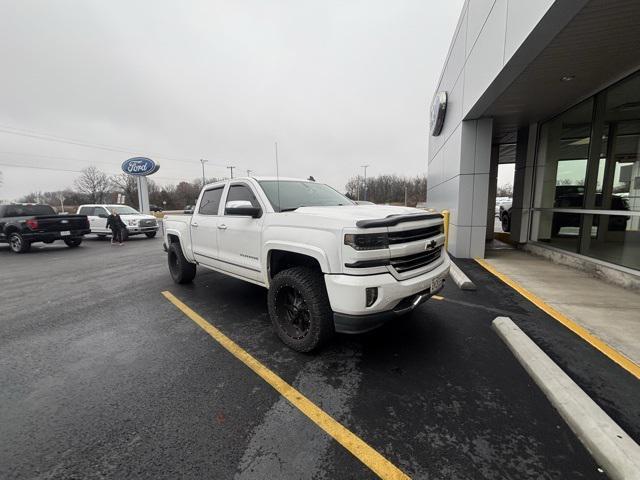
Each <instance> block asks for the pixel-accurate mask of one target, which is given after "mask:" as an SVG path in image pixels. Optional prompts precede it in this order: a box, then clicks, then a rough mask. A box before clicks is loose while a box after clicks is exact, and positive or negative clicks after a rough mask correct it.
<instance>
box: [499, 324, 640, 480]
mask: <svg viewBox="0 0 640 480" xmlns="http://www.w3.org/2000/svg"><path fill="white" fill-rule="evenodd" d="M492 326H493V328H494V329H495V330H496V332H497V333H498V335H499V336H500V338H502V340H504V342H505V343H506V344H507V346H508V347H509V349H510V350H511V351H512V352H513V354H514V355H515V357H516V358H517V359H518V361H519V362H520V363H521V364H522V366H523V367H524V369H525V370H526V371H527V372H528V373H529V375H531V377H532V378H533V380H534V381H535V382H536V383H537V384H538V387H540V389H541V390H542V391H543V393H544V394H545V395H546V396H547V398H548V399H549V401H550V402H551V404H552V405H553V406H554V407H555V408H556V409H557V410H558V412H559V413H560V415H561V416H562V418H564V420H565V421H566V422H567V424H568V425H569V427H570V428H571V430H573V432H574V433H575V434H576V436H577V437H578V439H579V440H580V441H581V442H582V444H583V445H584V446H585V447H586V448H587V450H588V451H589V452H590V453H591V455H592V456H593V458H594V459H595V460H596V462H598V464H599V465H600V466H601V467H602V468H603V469H604V471H605V473H606V474H607V475H608V476H609V477H610V478H611V479H613V480H632V479H633V480H638V479H639V478H640V446H638V444H637V443H636V442H635V441H634V440H633V439H632V438H631V437H630V436H629V435H627V433H626V432H625V431H624V430H622V428H620V426H619V425H618V424H617V423H616V422H614V421H613V420H612V419H611V417H609V415H607V414H606V413H605V412H604V410H602V409H601V408H600V407H599V406H598V405H597V404H596V403H595V402H594V401H593V400H592V399H591V397H589V396H588V395H587V394H586V393H585V392H584V391H583V390H582V389H581V388H580V387H579V386H578V385H577V384H576V383H575V382H574V381H573V380H571V378H569V376H568V375H567V374H566V373H564V371H563V370H562V369H561V368H560V367H559V366H558V365H556V363H555V362H554V361H553V360H551V359H550V358H549V357H548V356H547V355H546V354H545V353H544V352H543V351H542V350H541V349H540V347H538V346H537V345H536V344H535V343H534V342H533V340H531V339H530V338H529V337H528V336H527V335H526V334H525V333H524V332H523V331H522V330H521V329H520V328H519V327H518V326H517V325H516V324H515V323H513V321H512V320H511V319H510V318H508V317H497V318H496V319H494V320H493V323H492Z"/></svg>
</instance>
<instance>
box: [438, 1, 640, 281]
mask: <svg viewBox="0 0 640 480" xmlns="http://www.w3.org/2000/svg"><path fill="white" fill-rule="evenodd" d="M433 98H434V99H433V104H432V106H431V125H430V128H431V132H430V135H431V136H430V139H429V159H428V162H429V165H428V193H427V201H428V203H429V205H430V206H432V207H435V208H438V209H448V210H449V211H450V212H451V213H450V227H449V232H450V234H449V241H448V242H449V243H448V248H449V251H450V252H451V253H452V254H453V255H455V256H456V257H462V258H469V257H484V256H485V249H486V247H487V243H486V242H487V241H491V240H492V239H493V237H494V215H495V197H496V182H497V172H498V167H499V165H500V164H505V163H513V164H515V177H514V181H513V203H512V206H511V210H510V213H509V220H508V225H507V230H509V233H508V236H509V238H508V240H511V241H513V242H515V243H517V244H524V245H525V248H528V249H531V250H537V251H538V252H542V253H543V254H545V255H547V256H552V257H554V258H555V259H560V260H561V261H565V262H574V263H580V264H583V265H597V267H596V268H598V269H604V270H607V271H609V272H610V273H612V275H614V276H615V275H618V276H619V275H622V276H623V277H626V278H633V279H634V281H635V280H636V279H638V278H639V277H638V276H639V275H640V156H639V155H640V153H639V152H640V1H638V0H564V1H563V0H557V1H551V0H535V1H525V0H467V1H466V2H465V4H464V7H463V9H462V13H461V15H460V19H459V21H458V24H457V27H456V30H455V34H454V36H453V40H452V41H451V46H450V48H449V53H448V56H447V59H446V61H445V64H444V68H443V70H442V73H441V76H440V80H439V84H438V88H437V90H436V92H434V97H433Z"/></svg>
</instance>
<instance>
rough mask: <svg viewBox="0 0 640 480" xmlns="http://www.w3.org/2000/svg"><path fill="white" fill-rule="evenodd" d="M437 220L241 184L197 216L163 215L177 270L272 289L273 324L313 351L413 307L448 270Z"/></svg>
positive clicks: (215, 192) (274, 186)
mask: <svg viewBox="0 0 640 480" xmlns="http://www.w3.org/2000/svg"><path fill="white" fill-rule="evenodd" d="M444 238H445V237H444V230H443V219H442V216H441V215H440V214H439V213H433V212H427V211H424V210H419V209H416V208H407V207H395V206H381V205H357V204H356V203H355V202H353V201H351V200H349V199H348V198H347V197H345V196H344V195H342V194H340V193H338V192H337V191H336V190H334V189H333V188H331V187H329V186H327V185H324V184H321V183H316V182H314V181H307V180H299V179H289V178H287V179H283V178H281V179H277V178H266V177H264V178H262V177H251V178H237V179H232V180H226V181H222V182H218V183H213V184H210V185H206V186H205V187H204V188H203V190H202V192H201V193H200V196H199V198H198V201H197V203H196V205H195V206H194V212H193V215H191V216H185V215H168V216H165V218H164V244H165V248H166V250H167V252H168V263H169V272H170V274H171V277H172V278H173V280H174V282H176V283H178V284H182V283H188V282H191V281H192V280H193V279H194V277H195V275H196V268H197V266H201V267H204V268H206V269H210V270H214V271H216V272H221V273H223V274H226V275H229V276H232V277H235V278H238V279H241V280H244V281H247V282H251V283H254V284H256V285H260V286H262V287H265V288H267V289H268V310H269V316H270V317H271V322H272V324H273V327H274V329H275V331H276V333H277V334H278V336H279V337H280V338H281V339H282V341H283V342H284V343H285V344H287V345H288V346H289V347H291V348H293V349H294V350H297V351H300V352H309V351H312V350H314V349H316V348H318V347H319V346H320V345H322V344H323V343H324V342H326V341H327V340H329V339H330V338H331V336H332V335H333V334H334V332H340V333H360V332H366V331H369V330H372V329H374V328H376V327H378V326H380V325H382V324H383V323H384V322H386V321H388V320H392V319H394V318H397V317H399V316H401V315H403V314H405V313H408V312H410V311H412V310H413V309H415V308H416V307H417V306H418V305H420V304H421V303H422V302H424V301H426V300H427V299H429V298H430V297H431V296H432V295H434V294H435V293H437V292H438V291H439V290H440V289H441V288H442V287H443V284H444V280H445V277H446V275H447V274H448V272H449V264H450V261H449V257H448V255H447V253H446V251H445V249H444Z"/></svg>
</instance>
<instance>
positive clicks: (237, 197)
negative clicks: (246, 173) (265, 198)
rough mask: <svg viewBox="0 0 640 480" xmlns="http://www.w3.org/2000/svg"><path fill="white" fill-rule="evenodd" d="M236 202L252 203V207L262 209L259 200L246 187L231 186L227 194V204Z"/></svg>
mask: <svg viewBox="0 0 640 480" xmlns="http://www.w3.org/2000/svg"><path fill="white" fill-rule="evenodd" d="M235 201H245V202H250V203H251V206H252V207H258V208H260V204H259V203H258V199H257V198H256V196H255V195H254V194H253V192H252V191H251V189H250V188H249V187H247V186H246V185H231V187H230V188H229V193H228V194H227V204H229V202H235Z"/></svg>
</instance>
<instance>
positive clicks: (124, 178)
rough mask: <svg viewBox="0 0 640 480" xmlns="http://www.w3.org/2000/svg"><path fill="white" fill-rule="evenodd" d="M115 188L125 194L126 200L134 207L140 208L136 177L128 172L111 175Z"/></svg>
mask: <svg viewBox="0 0 640 480" xmlns="http://www.w3.org/2000/svg"><path fill="white" fill-rule="evenodd" d="M111 184H112V185H113V187H114V189H115V190H116V191H117V192H118V193H121V194H123V195H124V201H125V203H126V204H127V205H130V206H132V207H133V208H138V183H137V182H136V179H135V178H134V177H132V176H131V175H127V174H126V173H121V174H120V175H114V176H113V177H111Z"/></svg>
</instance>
